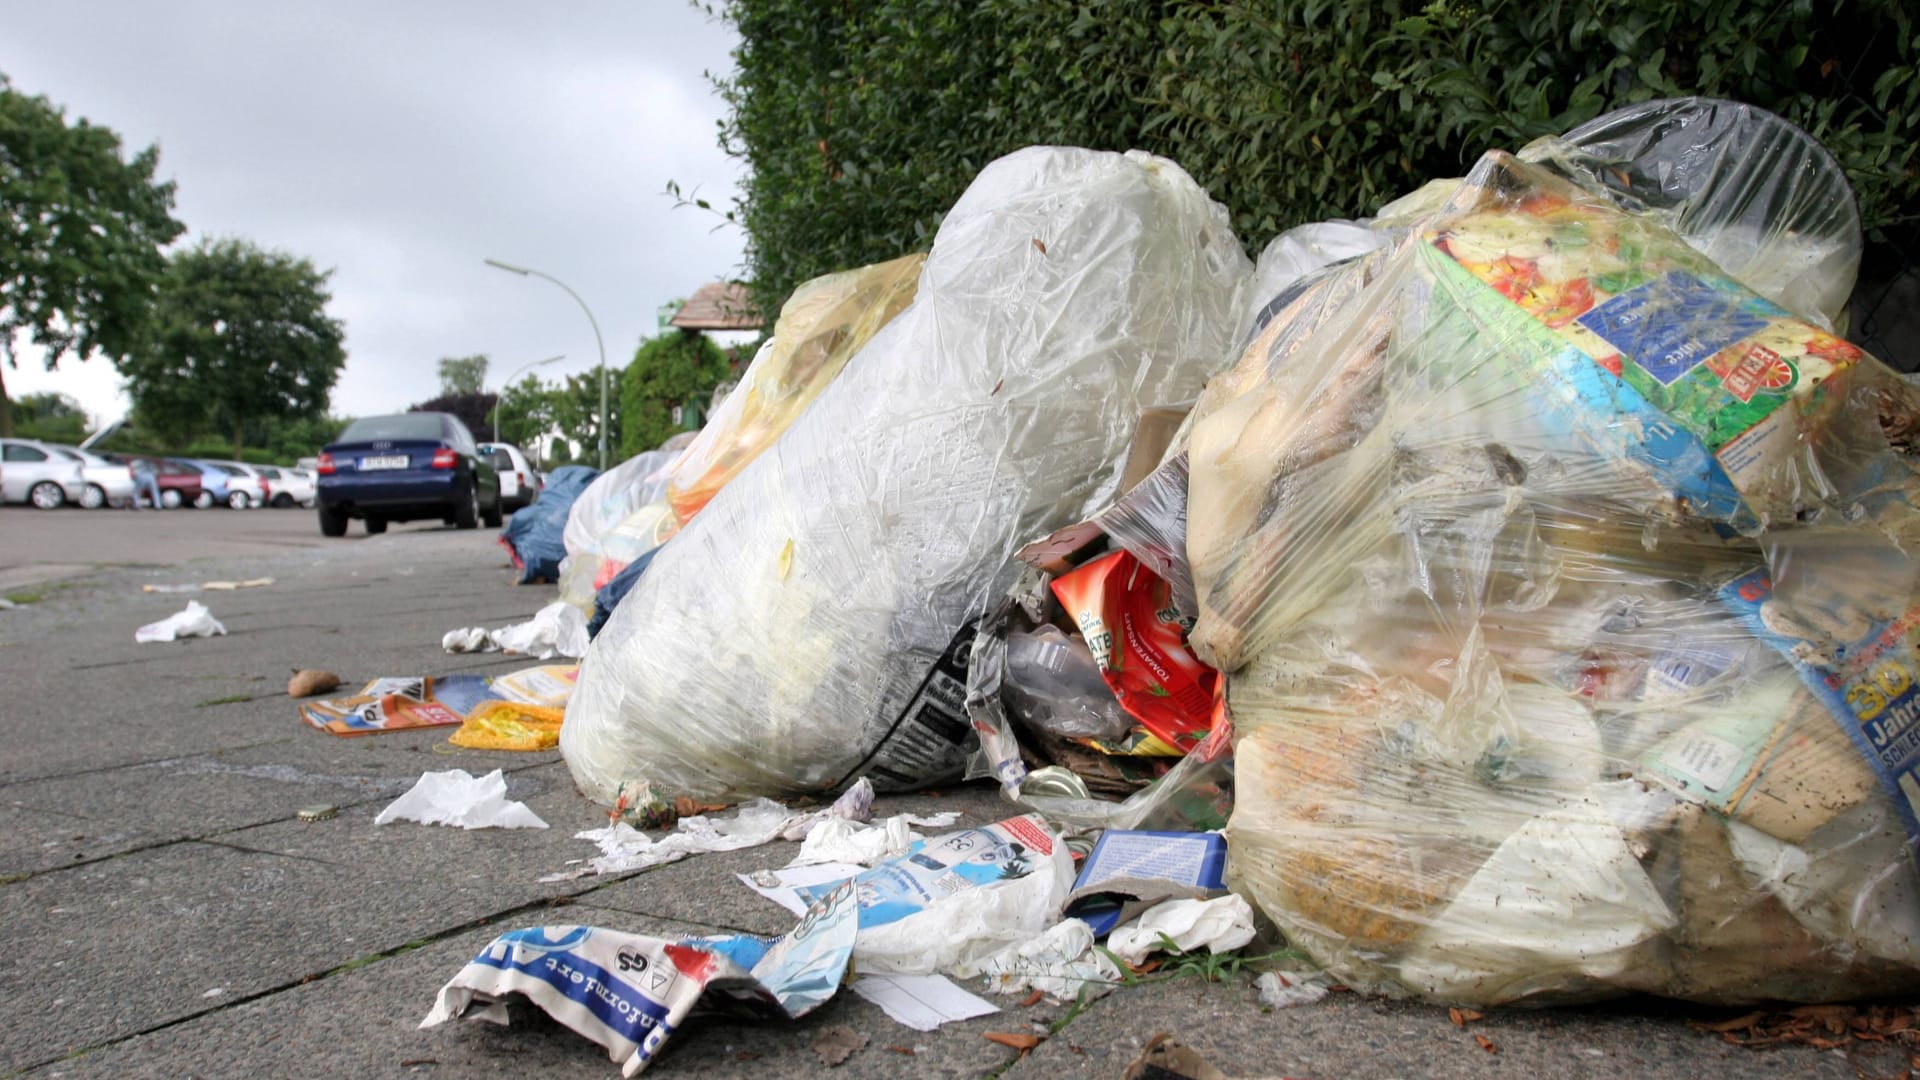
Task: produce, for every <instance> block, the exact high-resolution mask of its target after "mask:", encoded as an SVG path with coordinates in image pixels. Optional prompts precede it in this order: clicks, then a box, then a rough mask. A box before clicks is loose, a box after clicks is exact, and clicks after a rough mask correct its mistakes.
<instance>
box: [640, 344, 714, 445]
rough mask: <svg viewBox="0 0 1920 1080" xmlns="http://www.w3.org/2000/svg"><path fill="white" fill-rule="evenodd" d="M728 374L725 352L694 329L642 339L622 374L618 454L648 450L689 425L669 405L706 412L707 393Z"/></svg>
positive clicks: (673, 407)
mask: <svg viewBox="0 0 1920 1080" xmlns="http://www.w3.org/2000/svg"><path fill="white" fill-rule="evenodd" d="M727 375H728V369H727V355H726V353H724V352H721V351H720V346H718V345H716V344H714V342H713V339H712V338H709V337H708V336H707V335H705V334H702V333H700V332H698V331H694V330H672V331H669V332H667V333H665V334H661V335H660V336H658V337H652V338H648V339H647V340H645V341H643V342H641V343H640V347H639V348H638V349H637V350H635V351H634V354H633V362H632V363H630V364H628V365H627V370H626V374H624V375H622V376H621V377H620V411H621V416H622V419H623V424H624V429H625V430H624V432H623V434H622V437H621V440H620V453H621V454H622V455H623V456H625V457H632V456H633V455H635V454H638V453H640V452H642V451H645V450H652V449H653V448H654V447H656V446H659V445H660V444H661V443H663V442H665V441H667V439H668V438H670V437H672V435H673V434H674V433H675V432H678V431H680V430H683V429H684V428H685V427H686V426H687V425H686V424H684V423H676V422H675V421H674V418H673V410H674V409H675V408H684V407H687V406H698V407H699V408H700V409H701V410H702V411H703V412H704V410H705V408H706V405H707V397H708V395H710V394H711V393H713V388H714V387H715V386H716V385H718V384H719V382H720V381H721V380H722V379H725V378H726V377H727Z"/></svg>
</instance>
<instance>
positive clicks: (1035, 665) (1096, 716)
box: [1007, 626, 1133, 739]
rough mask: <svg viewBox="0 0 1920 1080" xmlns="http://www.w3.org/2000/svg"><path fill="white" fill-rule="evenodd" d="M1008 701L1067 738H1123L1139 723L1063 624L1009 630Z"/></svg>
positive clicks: (1016, 711) (1021, 715)
mask: <svg viewBox="0 0 1920 1080" xmlns="http://www.w3.org/2000/svg"><path fill="white" fill-rule="evenodd" d="M1007 705H1008V707H1009V708H1010V709H1011V710H1012V712H1013V715H1014V716H1015V717H1016V718H1018V719H1019V720H1021V721H1022V722H1024V723H1026V724H1028V725H1029V726H1032V727H1036V728H1039V729H1041V730H1043V731H1047V732H1050V733H1052V734H1055V735H1059V736H1061V737H1063V738H1069V739H1076V738H1093V739H1118V738H1121V737H1123V736H1125V735H1126V733H1127V732H1128V731H1129V730H1131V729H1132V727H1133V718H1132V717H1131V716H1129V715H1127V711H1126V710H1125V709H1123V708H1121V707H1120V702H1119V699H1117V698H1115V697H1114V696H1113V690H1112V688H1110V687H1109V686H1108V685H1107V682H1106V680H1105V679H1103V678H1102V677H1101V675H1100V665H1099V664H1098V663H1096V662H1095V661H1094V659H1093V653H1092V652H1090V651H1088V649H1087V646H1086V644H1085V643H1084V642H1082V641H1080V640H1079V639H1078V638H1074V637H1070V636H1068V635H1067V634H1066V633H1065V632H1064V631H1062V630H1061V629H1060V628H1059V627H1057V626H1042V627H1040V628H1038V629H1035V630H1022V631H1016V632H1014V633H1012V634H1009V635H1007Z"/></svg>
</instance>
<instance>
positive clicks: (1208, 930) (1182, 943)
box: [1107, 893, 1253, 966]
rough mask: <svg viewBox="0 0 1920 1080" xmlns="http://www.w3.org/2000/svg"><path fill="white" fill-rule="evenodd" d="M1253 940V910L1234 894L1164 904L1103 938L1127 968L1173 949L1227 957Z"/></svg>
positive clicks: (1242, 898) (1244, 900)
mask: <svg viewBox="0 0 1920 1080" xmlns="http://www.w3.org/2000/svg"><path fill="white" fill-rule="evenodd" d="M1252 940H1253V908H1252V906H1250V905H1249V904H1248V903H1247V901H1246V898H1245V897H1243V896H1240V895H1238V894H1236V893H1228V894H1227V895H1225V896H1220V897H1215V898H1214V899H1212V900H1168V901H1166V902H1165V903H1163V904H1160V905H1158V906H1156V907H1155V908H1153V910H1151V911H1149V912H1147V913H1146V914H1145V915H1142V916H1140V918H1139V919H1137V920H1135V921H1133V922H1131V923H1128V924H1127V925H1125V926H1122V927H1121V928H1120V929H1118V930H1115V931H1114V932H1113V933H1111V934H1108V935H1107V948H1108V949H1110V950H1111V951H1112V952H1113V955H1115V956H1117V957H1119V958H1120V959H1122V960H1124V961H1126V962H1127V963H1129V964H1133V965H1136V966H1137V965H1139V964H1140V963H1142V962H1144V961H1145V960H1146V958H1147V955H1148V954H1149V953H1152V952H1154V951H1156V950H1159V949H1164V948H1167V942H1168V941H1172V942H1173V948H1175V949H1178V950H1180V951H1181V952H1183V953H1191V952H1195V951H1198V950H1200V949H1203V948H1204V949H1206V950H1207V951H1208V952H1214V953H1227V952H1232V951H1233V950H1235V949H1238V948H1240V947H1241V946H1242V945H1245V944H1246V943H1248V942H1250V941H1252Z"/></svg>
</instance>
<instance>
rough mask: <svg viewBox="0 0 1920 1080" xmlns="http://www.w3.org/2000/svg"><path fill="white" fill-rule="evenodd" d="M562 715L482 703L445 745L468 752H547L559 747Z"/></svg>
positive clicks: (510, 703)
mask: <svg viewBox="0 0 1920 1080" xmlns="http://www.w3.org/2000/svg"><path fill="white" fill-rule="evenodd" d="M566 715H567V712H566V710H565V709H556V708H549V707H546V706H542V705H523V704H521V703H520V702H517V701H483V702H481V703H480V704H478V705H476V706H474V708H473V710H472V711H471V712H469V713H467V718H466V719H465V720H464V721H462V722H461V724H460V728H459V730H457V731H455V732H454V733H453V734H452V735H450V736H448V737H447V741H448V742H450V743H452V744H453V745H455V746H464V747H467V748H468V749H470V750H551V749H553V748H554V747H556V746H558V745H560V722H561V721H562V720H564V719H566Z"/></svg>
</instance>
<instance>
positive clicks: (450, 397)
mask: <svg viewBox="0 0 1920 1080" xmlns="http://www.w3.org/2000/svg"><path fill="white" fill-rule="evenodd" d="M498 401H499V398H497V397H496V396H495V395H493V394H441V395H440V396H439V397H433V398H428V399H427V400H425V401H423V402H421V403H420V404H418V405H412V406H409V407H408V408H407V411H408V412H443V413H450V414H452V415H453V416H455V417H457V418H458V419H459V421H460V422H461V423H462V424H465V425H466V426H467V431H468V432H470V433H472V435H473V437H474V440H475V441H476V442H485V441H487V436H488V435H489V434H491V433H492V431H493V407H494V405H495V404H496V403H497V402H498Z"/></svg>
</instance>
